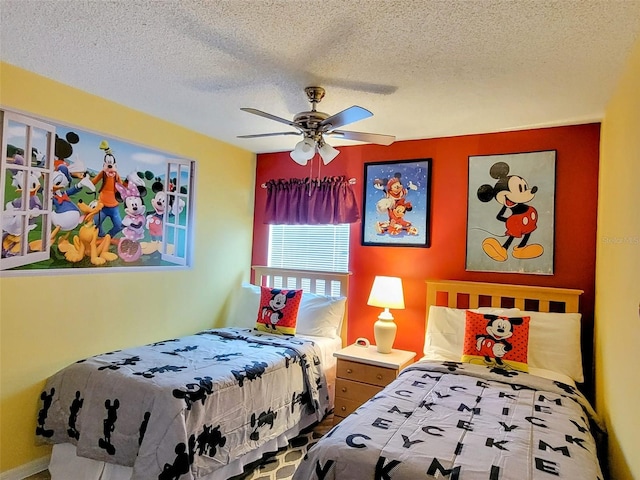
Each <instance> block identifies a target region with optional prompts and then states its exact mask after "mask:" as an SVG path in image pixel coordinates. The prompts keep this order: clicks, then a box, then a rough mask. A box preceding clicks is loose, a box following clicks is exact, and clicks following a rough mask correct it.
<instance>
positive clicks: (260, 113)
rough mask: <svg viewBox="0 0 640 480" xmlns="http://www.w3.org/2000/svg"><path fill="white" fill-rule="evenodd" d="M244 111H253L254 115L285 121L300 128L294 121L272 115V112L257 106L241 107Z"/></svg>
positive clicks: (286, 123)
mask: <svg viewBox="0 0 640 480" xmlns="http://www.w3.org/2000/svg"><path fill="white" fill-rule="evenodd" d="M240 110H242V111H243V112H249V113H253V114H254V115H258V116H260V117H264V118H269V119H271V120H275V121H276V122H280V123H284V124H285V125H291V126H292V127H294V128H297V129H298V130H299V127H298V126H297V125H296V124H295V123H293V122H292V121H291V120H287V119H286V118H282V117H277V116H275V115H271V114H270V113H267V112H263V111H262V110H256V109H255V108H241V109H240Z"/></svg>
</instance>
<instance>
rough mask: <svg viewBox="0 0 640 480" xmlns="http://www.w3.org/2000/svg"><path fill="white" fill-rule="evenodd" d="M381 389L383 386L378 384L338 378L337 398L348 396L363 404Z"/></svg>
mask: <svg viewBox="0 0 640 480" xmlns="http://www.w3.org/2000/svg"><path fill="white" fill-rule="evenodd" d="M380 390H382V387H379V386H377V385H369V384H367V383H358V382H352V381H351V380H345V379H344V378H337V379H336V398H338V397H341V398H348V399H350V400H353V401H354V402H360V403H361V404H362V403H364V402H366V401H367V400H369V399H370V398H371V397H373V396H374V395H375V394H376V393H378V392H379V391H380Z"/></svg>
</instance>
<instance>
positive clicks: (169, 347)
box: [37, 267, 603, 480]
mask: <svg viewBox="0 0 640 480" xmlns="http://www.w3.org/2000/svg"><path fill="white" fill-rule="evenodd" d="M254 272H255V279H254V283H255V285H264V286H270V287H275V288H288V289H302V290H304V291H305V294H304V295H306V297H304V295H303V300H302V302H301V306H300V310H299V312H298V331H297V332H296V335H295V336H294V337H286V336H275V335H269V334H263V333H256V332H252V328H251V327H252V326H253V325H254V324H255V318H256V313H257V310H258V303H257V300H256V299H255V296H256V294H257V292H258V291H259V287H256V286H253V287H252V286H249V285H245V286H243V288H242V291H241V292H240V295H239V297H238V298H236V299H235V301H234V304H235V305H236V307H235V308H234V309H233V310H232V312H231V314H230V317H231V321H232V323H231V324H233V325H235V326H234V327H233V328H224V329H216V330H207V331H204V332H200V333H199V334H197V335H193V336H189V337H183V338H180V339H172V340H167V341H165V342H159V343H155V344H152V345H147V346H144V347H139V348H136V349H129V350H123V351H118V352H111V353H109V354H104V355H98V356H96V357H92V358H90V359H86V360H82V361H80V362H78V363H76V364H74V365H71V366H69V367H67V368H66V369H64V370H62V371H61V372H59V373H58V374H56V375H54V376H53V377H51V378H50V379H49V381H48V382H47V385H46V387H45V390H44V391H43V393H42V397H41V409H40V412H39V415H38V431H37V437H38V438H39V439H40V440H42V441H44V442H48V443H54V444H55V445H54V450H53V455H52V460H51V464H50V471H51V474H52V478H53V480H58V479H65V480H74V479H82V480H92V479H96V480H125V479H126V480H129V479H133V480H136V479H155V478H158V479H159V480H163V479H176V480H177V479H180V480H185V479H204V480H220V479H228V478H230V477H232V476H234V475H237V474H239V473H241V472H242V470H243V467H244V465H246V464H248V463H251V462H254V461H256V460H258V459H259V458H261V456H262V455H263V454H264V453H266V452H269V451H275V450H277V449H278V448H280V447H282V446H284V445H286V444H287V441H288V440H289V439H290V438H292V437H294V436H295V435H297V434H298V433H299V432H300V431H301V430H302V429H304V428H306V427H308V426H310V425H312V424H314V423H315V422H317V421H319V420H322V418H323V417H324V416H325V415H326V414H327V413H328V412H330V411H331V409H332V408H333V390H334V383H335V359H334V358H333V353H334V352H335V351H336V350H338V349H340V348H341V347H342V346H343V345H344V344H346V328H347V325H346V308H345V306H344V298H345V297H346V294H347V291H348V275H346V274H331V273H322V272H302V271H295V270H282V269H271V268H266V267H254ZM580 293H581V292H580V291H578V290H568V289H556V288H539V287H527V286H510V285H498V284H483V283H472V282H447V281H434V282H427V312H428V323H427V332H426V336H425V347H424V356H423V358H422V359H421V360H419V361H418V362H416V363H415V364H413V365H411V366H409V367H407V368H406V369H405V370H403V371H402V372H401V374H400V375H399V376H398V378H397V379H396V380H395V381H394V382H392V383H391V384H390V385H389V386H388V387H386V388H385V389H384V390H383V391H382V392H380V393H379V394H377V395H376V396H374V398H372V399H371V400H370V401H368V402H367V403H365V404H364V405H363V406H362V407H360V408H359V409H358V410H356V411H355V412H354V413H353V414H352V415H350V416H349V417H347V418H346V419H345V420H343V421H342V422H341V423H339V424H338V425H337V426H336V427H334V428H333V429H332V430H331V431H330V432H329V433H328V434H327V435H325V436H324V437H323V438H322V439H321V440H320V441H319V442H318V443H317V444H316V445H315V446H314V447H313V448H312V449H311V450H310V451H309V452H308V455H307V456H306V457H305V459H304V460H303V461H302V462H301V464H300V466H299V468H298V470H297V472H296V474H295V476H294V479H295V480H313V479H338V480H350V479H354V480H361V479H366V478H371V479H373V478H380V479H383V478H389V479H396V480H397V479H402V480H417V479H422V478H424V479H435V478H445V479H452V480H455V479H461V480H469V479H481V478H482V479H485V478H486V479H490V480H515V479H517V480H534V479H548V478H570V479H575V478H580V479H594V480H596V479H599V480H602V478H603V477H602V473H601V472H600V468H599V465H598V461H597V456H596V442H595V438H594V435H596V436H597V434H598V432H600V429H601V426H600V425H599V423H598V420H597V417H596V415H595V413H594V412H593V410H592V408H591V406H590V405H589V403H588V402H587V401H586V399H585V398H584V397H583V396H582V395H581V394H580V392H579V391H578V389H577V387H576V382H581V381H582V380H583V379H582V377H581V375H582V365H581V359H580V347H579V345H580V316H579V314H577V313H576V312H577V311H578V298H579V294H580ZM472 309H473V310H475V311H476V312H479V313H481V314H482V315H488V316H492V315H493V316H495V317H510V318H514V317H525V316H526V317H527V318H530V320H528V322H529V355H528V369H529V373H523V372H521V371H519V370H515V369H512V368H511V367H509V366H505V365H500V364H496V363H495V362H494V363H492V365H490V366H487V365H486V363H488V362H486V359H483V358H480V359H472V360H470V361H467V362H464V363H463V362H461V353H462V351H461V350H462V349H463V348H465V347H464V341H465V338H464V337H465V329H464V325H465V316H466V315H468V314H467V313H466V312H467V310H472ZM556 311H561V312H562V313H555V312H556ZM538 312H541V313H538ZM336 316H338V317H339V318H337V319H336ZM491 318H493V317H491ZM576 362H578V363H577V364H576Z"/></svg>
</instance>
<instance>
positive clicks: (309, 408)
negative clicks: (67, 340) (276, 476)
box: [36, 328, 329, 480]
mask: <svg viewBox="0 0 640 480" xmlns="http://www.w3.org/2000/svg"><path fill="white" fill-rule="evenodd" d="M320 358H321V355H320V350H319V348H318V347H317V346H316V345H315V344H314V343H313V342H311V341H309V340H304V339H300V338H296V337H282V336H276V335H270V334H264V333H258V332H252V331H251V330H247V329H238V328H223V329H216V330H206V331H203V332H200V333H198V334H196V335H192V336H188V337H182V338H178V339H173V340H167V341H163V342H158V343H154V344H151V345H146V346H142V347H138V348H131V349H127V350H121V351H116V352H111V353H106V354H103V355H98V356H95V357H91V358H87V359H85V360H81V361H79V362H77V363H75V364H72V365H70V366H68V367H66V368H65V369H63V370H61V371H60V372H58V373H56V374H55V375H54V376H52V377H51V378H50V379H49V380H48V381H47V384H46V387H45V389H44V391H43V392H42V394H41V397H40V410H39V413H38V421H37V429H36V436H37V439H38V440H39V442H40V443H68V442H71V443H73V444H75V445H76V447H77V454H78V455H79V456H83V457H88V458H92V459H95V460H101V461H105V462H110V463H115V464H118V465H125V466H130V467H133V477H132V479H133V480H137V479H155V478H157V479H159V480H166V479H174V480H175V479H180V480H189V479H197V478H199V477H202V476H205V475H207V474H209V473H211V472H213V471H214V470H216V469H217V468H219V467H221V466H223V465H226V464H227V463H229V462H231V461H233V460H235V459H237V458H238V457H240V456H241V455H243V454H245V453H246V452H248V451H249V450H252V449H253V448H255V447H258V446H260V445H262V444H263V443H265V442H267V441H268V440H270V439H272V438H275V437H277V436H279V435H280V434H282V433H284V432H285V431H287V430H288V429H290V428H292V427H294V426H295V425H296V424H297V422H298V421H299V420H300V419H301V418H302V417H303V416H305V415H309V414H312V415H313V416H315V418H316V419H317V420H318V421H319V420H322V418H323V417H324V416H325V415H326V413H327V408H328V405H329V400H328V394H327V385H326V380H325V378H324V374H323V370H322V368H321V365H320Z"/></svg>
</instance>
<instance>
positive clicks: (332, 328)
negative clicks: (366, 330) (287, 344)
mask: <svg viewBox="0 0 640 480" xmlns="http://www.w3.org/2000/svg"><path fill="white" fill-rule="evenodd" d="M260 294H261V291H260V287H259V286H257V285H252V284H250V283H246V282H243V283H242V285H241V286H240V288H239V289H237V290H236V291H235V292H234V294H233V298H232V300H231V309H230V312H229V322H228V325H229V326H232V327H241V328H253V327H255V324H256V316H257V315H258V309H259V308H260ZM346 301H347V299H346V298H345V297H330V296H328V295H318V294H315V293H306V292H305V293H303V294H302V300H301V301H300V308H299V310H298V320H297V323H296V333H300V334H302V335H314V336H316V337H328V338H338V337H340V328H341V326H342V318H343V317H344V309H345V304H346Z"/></svg>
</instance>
